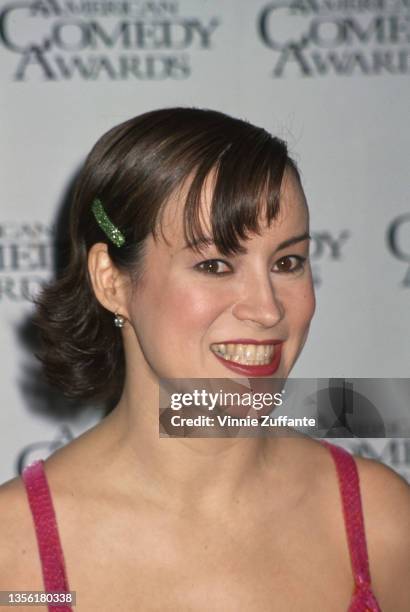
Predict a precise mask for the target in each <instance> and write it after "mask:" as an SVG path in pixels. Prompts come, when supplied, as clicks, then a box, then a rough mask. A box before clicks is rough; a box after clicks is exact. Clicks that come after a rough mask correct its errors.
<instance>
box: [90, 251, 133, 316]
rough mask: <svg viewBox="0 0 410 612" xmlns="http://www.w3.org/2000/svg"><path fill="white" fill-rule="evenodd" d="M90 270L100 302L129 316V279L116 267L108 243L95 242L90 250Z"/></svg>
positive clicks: (113, 310) (107, 307)
mask: <svg viewBox="0 0 410 612" xmlns="http://www.w3.org/2000/svg"><path fill="white" fill-rule="evenodd" d="M88 272H89V274H90V279H91V284H92V287H93V289H94V293H95V296H96V298H97V300H98V301H99V302H100V304H101V305H102V306H104V308H106V309H107V310H110V311H111V312H112V313H115V312H118V313H119V314H121V315H123V316H124V317H126V318H129V316H128V309H127V287H128V284H129V279H128V278H126V277H125V276H124V274H123V273H121V272H120V271H119V270H118V268H116V267H115V265H114V264H113V262H112V260H111V258H110V256H109V254H108V249H107V245H106V244H104V243H103V242H98V243H96V244H94V245H93V246H92V247H91V249H90V250H89V252H88ZM128 290H129V289H128Z"/></svg>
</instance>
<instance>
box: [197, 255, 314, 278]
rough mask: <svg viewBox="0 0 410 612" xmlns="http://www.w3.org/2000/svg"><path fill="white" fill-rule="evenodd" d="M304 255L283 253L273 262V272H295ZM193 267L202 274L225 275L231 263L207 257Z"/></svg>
mask: <svg viewBox="0 0 410 612" xmlns="http://www.w3.org/2000/svg"><path fill="white" fill-rule="evenodd" d="M306 259H307V258H306V257H302V256H301V255H285V256H284V257H281V258H280V259H278V261H277V262H276V263H275V266H274V268H276V270H275V269H274V272H275V273H277V274H295V273H296V272H300V271H301V270H303V269H304V266H305V262H306ZM222 266H225V267H226V268H228V270H222V271H221V267H222ZM195 269H196V270H198V271H199V272H202V273H203V274H210V275H212V276H225V275H226V274H231V273H232V271H233V270H232V266H231V264H229V263H227V262H226V261H224V260H223V259H207V260H205V261H201V262H200V263H199V264H197V265H196V266H195Z"/></svg>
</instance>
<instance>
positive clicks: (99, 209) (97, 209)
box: [91, 198, 125, 247]
mask: <svg viewBox="0 0 410 612" xmlns="http://www.w3.org/2000/svg"><path fill="white" fill-rule="evenodd" d="M91 208H92V211H93V214H94V217H95V219H96V221H97V223H98V225H99V226H100V227H101V229H102V231H103V232H104V234H105V235H106V236H107V237H108V238H109V239H110V240H111V242H113V243H114V244H115V246H117V247H121V246H122V245H123V244H124V242H125V238H124V235H123V234H122V233H121V232H120V230H119V229H118V227H116V226H115V225H114V223H113V222H112V221H110V219H109V217H108V215H107V213H106V212H105V210H104V206H103V205H102V202H101V200H99V199H98V198H95V200H94V201H93V203H92V206H91Z"/></svg>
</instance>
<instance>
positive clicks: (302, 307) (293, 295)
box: [286, 281, 316, 334]
mask: <svg viewBox="0 0 410 612" xmlns="http://www.w3.org/2000/svg"><path fill="white" fill-rule="evenodd" d="M315 308H316V300H315V293H314V290H313V284H312V283H311V282H309V281H307V282H306V283H303V285H301V286H299V287H295V288H294V291H292V292H290V293H289V294H288V295H287V298H286V311H287V317H288V319H289V321H290V322H291V326H292V327H293V328H294V330H295V331H296V330H297V331H299V332H300V333H302V334H303V333H304V332H305V331H306V330H307V329H308V327H309V325H310V322H311V320H312V317H313V315H314V313H315Z"/></svg>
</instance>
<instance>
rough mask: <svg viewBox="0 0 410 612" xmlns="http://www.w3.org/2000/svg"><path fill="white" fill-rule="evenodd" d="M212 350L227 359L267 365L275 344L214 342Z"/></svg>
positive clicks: (247, 363) (270, 359) (248, 363)
mask: <svg viewBox="0 0 410 612" xmlns="http://www.w3.org/2000/svg"><path fill="white" fill-rule="evenodd" d="M211 350H212V351H213V352H214V353H216V354H217V355H220V356H221V357H223V358H224V359H226V360H227V361H234V362H235V363H242V364H246V365H267V364H268V363H270V362H271V361H272V357H273V354H274V350H275V349H274V346H273V344H265V345H264V344H232V343H229V344H213V345H212V346H211Z"/></svg>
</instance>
